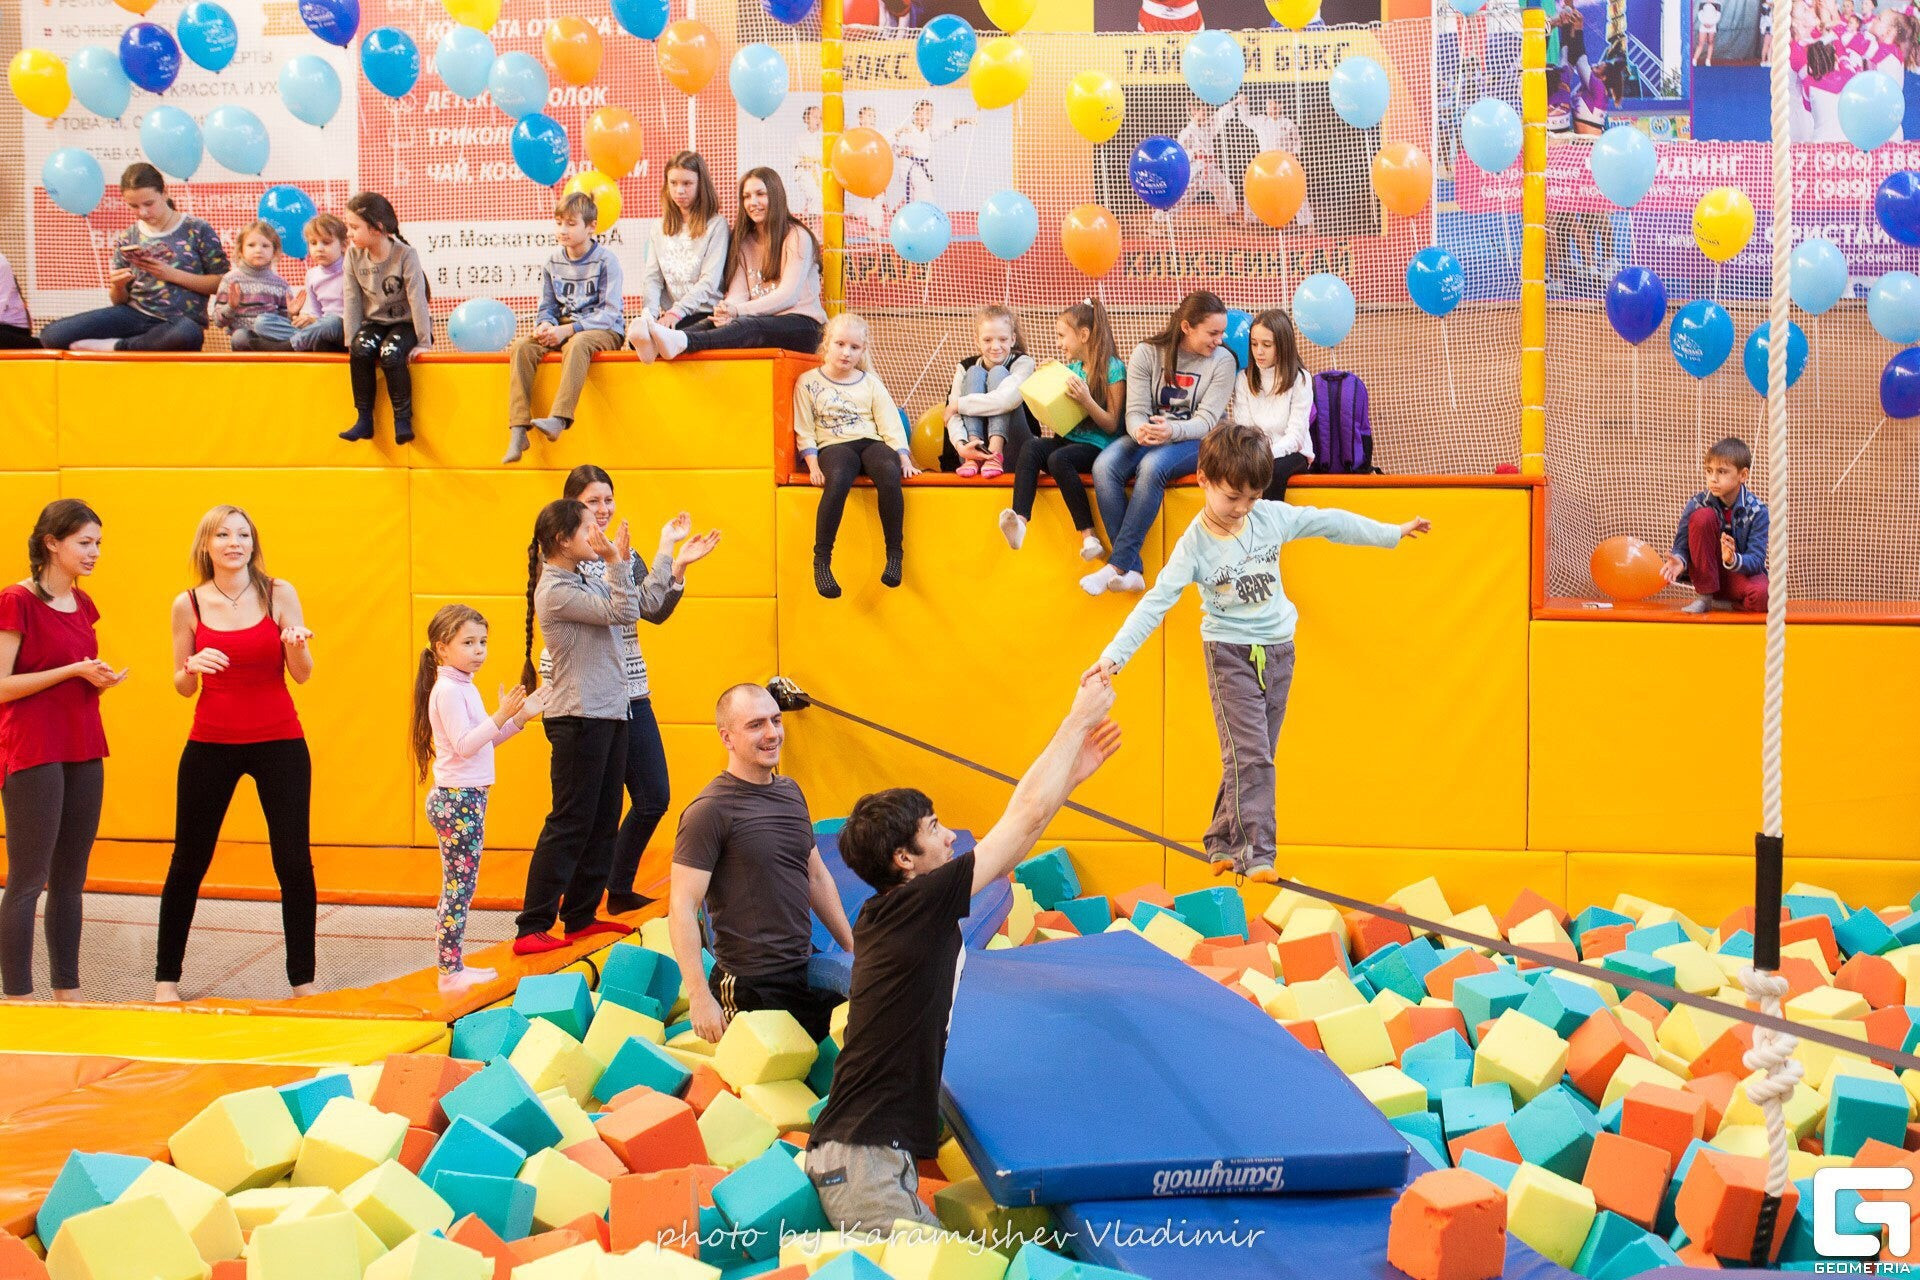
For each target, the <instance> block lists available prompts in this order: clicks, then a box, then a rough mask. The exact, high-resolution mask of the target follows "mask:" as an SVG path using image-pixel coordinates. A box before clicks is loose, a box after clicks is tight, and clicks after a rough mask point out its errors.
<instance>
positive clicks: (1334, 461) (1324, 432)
mask: <svg viewBox="0 0 1920 1280" xmlns="http://www.w3.org/2000/svg"><path fill="white" fill-rule="evenodd" d="M1308 430H1309V431H1310V432H1311V433H1312V436H1313V470H1315V471H1320V472H1332V473H1334V474H1340V475H1350V474H1353V473H1356V472H1374V471H1378V470H1379V468H1378V467H1376V466H1374V465H1373V419H1372V418H1371V417H1370V416H1369V415H1368V412H1367V384H1366V383H1364V382H1362V381H1361V380H1360V375H1359V374H1357V373H1348V372H1347V371H1346V370H1344V369H1328V370H1327V371H1326V372H1325V373H1316V374H1314V375H1313V412H1312V414H1311V415H1310V416H1309V418H1308Z"/></svg>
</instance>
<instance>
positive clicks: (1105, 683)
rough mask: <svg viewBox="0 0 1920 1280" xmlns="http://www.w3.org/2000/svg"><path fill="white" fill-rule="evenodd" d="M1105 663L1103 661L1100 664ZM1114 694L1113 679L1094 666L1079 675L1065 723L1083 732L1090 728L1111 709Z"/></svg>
mask: <svg viewBox="0 0 1920 1280" xmlns="http://www.w3.org/2000/svg"><path fill="white" fill-rule="evenodd" d="M1105 665H1106V663H1105V662H1102V663H1101V664H1100V666H1102V667H1104V666H1105ZM1114 696H1115V695H1114V692H1113V681H1112V680H1111V679H1109V678H1108V676H1107V673H1106V672H1105V671H1101V670H1098V669H1097V668H1096V669H1095V671H1091V672H1088V673H1087V675H1086V676H1083V677H1081V681H1080V688H1079V689H1078V690H1076V691H1075V693H1074V695H1073V709H1072V710H1071V711H1069V712H1067V724H1068V725H1070V726H1071V727H1073V728H1075V729H1078V730H1080V731H1081V732H1083V733H1084V732H1086V731H1088V730H1090V729H1092V728H1093V727H1094V726H1095V725H1097V724H1099V723H1100V722H1101V721H1102V720H1105V719H1106V718H1107V712H1109V711H1111V710H1113V700H1114ZM1109 754H1111V753H1109Z"/></svg>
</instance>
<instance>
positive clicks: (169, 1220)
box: [47, 1091, 284, 1280]
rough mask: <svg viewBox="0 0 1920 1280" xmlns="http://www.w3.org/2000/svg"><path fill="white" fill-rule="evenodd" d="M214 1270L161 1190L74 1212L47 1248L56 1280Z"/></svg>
mask: <svg viewBox="0 0 1920 1280" xmlns="http://www.w3.org/2000/svg"><path fill="white" fill-rule="evenodd" d="M269 1092H271V1091H269ZM283 1109H284V1108H283ZM212 1271H213V1268H212V1267H210V1266H209V1265H208V1264H207V1261H206V1259H204V1258H202V1257H201V1256H200V1250H199V1249H197V1248H195V1247H194V1243H193V1237H191V1236H189V1235H188V1234H187V1231H186V1228H185V1227H182V1226H181V1225H180V1223H179V1222H178V1220H176V1219H175V1217H174V1215H173V1212H172V1211H171V1210H170V1209H168V1207H167V1202H166V1201H164V1200H162V1199H161V1198H160V1197H159V1196H156V1195H145V1196H123V1197H121V1198H120V1199H118V1200H116V1201H114V1202H113V1203H112V1204H107V1205H101V1206H100V1207H99V1208H98V1209H89V1210H87V1211H86V1212H85V1213H76V1214H74V1215H73V1216H72V1217H71V1218H68V1219H67V1220H66V1221H65V1222H63V1223H61V1224H60V1233H59V1234H58V1235H56V1236H55V1237H54V1238H53V1247H52V1248H50V1249H48V1250H47V1274H48V1275H49V1276H50V1277H51V1280H206V1277H207V1276H208V1275H210V1274H212Z"/></svg>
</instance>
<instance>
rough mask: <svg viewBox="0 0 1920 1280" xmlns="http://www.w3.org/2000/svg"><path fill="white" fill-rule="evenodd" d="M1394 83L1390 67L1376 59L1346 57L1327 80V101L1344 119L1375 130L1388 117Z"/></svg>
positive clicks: (1357, 127) (1355, 126)
mask: <svg viewBox="0 0 1920 1280" xmlns="http://www.w3.org/2000/svg"><path fill="white" fill-rule="evenodd" d="M1392 96H1393V82H1392V81H1390V80H1388V79H1387V69H1386V68H1385V67H1383V66H1381V65H1380V64H1379V63H1377V62H1375V61H1374V60H1373V59H1372V58H1366V57H1360V56H1358V55H1356V56H1353V57H1348V58H1342V59H1341V60H1340V65H1339V66H1337V67H1335V68H1334V69H1333V78H1332V79H1330V80H1328V81H1327V100H1328V101H1329V102H1331V103H1332V104H1333V109H1334V111H1335V113H1336V114H1338V115H1339V117H1340V118H1341V119H1342V120H1345V121H1346V122H1347V123H1348V124H1350V125H1352V126H1353V127H1354V128H1356V129H1371V128H1373V126H1375V125H1377V124H1379V123H1380V122H1381V121H1382V120H1384V119H1385V118H1386V115H1387V100H1388V99H1389V98H1391V97H1392Z"/></svg>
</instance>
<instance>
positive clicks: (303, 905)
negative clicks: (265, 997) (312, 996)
mask: <svg viewBox="0 0 1920 1280" xmlns="http://www.w3.org/2000/svg"><path fill="white" fill-rule="evenodd" d="M242 776H246V777H250V778H252V779H253V785H254V789H255V790H256V791H258V792H259V793H260V811H261V812H262V813H264V814H265V815H266V817H267V841H268V843H269V844H270V845H271V847H272V849H273V874H274V877H275V878H276V879H278V880H279V881H280V926H281V928H282V929H283V930H284V931H285V933H286V937H287V981H288V982H289V983H291V984H292V985H293V986H296V987H298V986H304V985H305V984H307V983H309V982H312V981H313V921H314V914H315V911H316V906H315V903H316V894H315V890H314V886H313V852H312V849H311V848H310V847H309V844H308V834H307V831H308V820H309V818H310V817H311V816H312V795H313V758H312V757H311V756H309V755H308V754H307V740H306V739H305V738H282V739H279V740H278V741H275V742H245V743H227V742H189V743H187V746H186V750H184V751H182V752H181V753H180V778H179V784H178V794H177V797H176V800H175V804H176V808H175V812H174V819H173V862H172V863H171V864H170V865H169V866H168V867H167V883H166V887H165V888H163V889H161V891H160V953H159V957H158V958H157V959H156V961H155V962H154V967H153V980H154V981H155V982H178V981H180V965H181V962H182V961H183V960H184V959H185V958H186V954H187V934H188V932H189V931H190V930H191V929H192V928H193V912H194V908H195V907H196V906H198V905H199V900H200V882H201V881H202V880H204V879H205V878H206V875H207V867H208V866H209V865H211V864H212V862H213V848H214V845H216V844H217V843H219V840H220V825H221V823H223V822H225V821H226V818H227V806H228V805H230V804H232V803H233V789H234V787H235V786H237V785H238V784H239V782H240V779H241V777H242Z"/></svg>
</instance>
